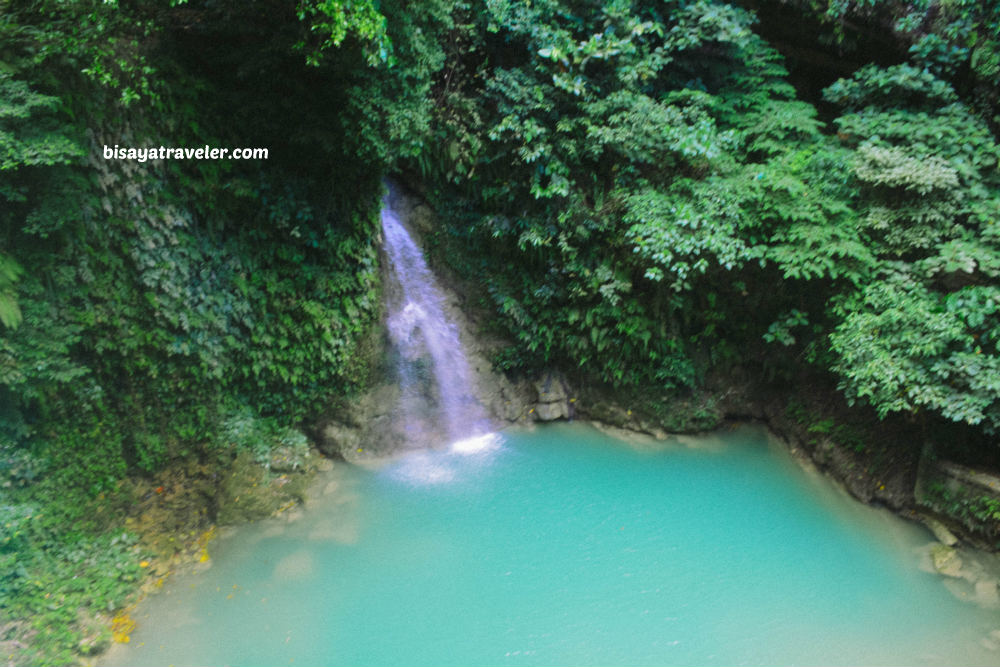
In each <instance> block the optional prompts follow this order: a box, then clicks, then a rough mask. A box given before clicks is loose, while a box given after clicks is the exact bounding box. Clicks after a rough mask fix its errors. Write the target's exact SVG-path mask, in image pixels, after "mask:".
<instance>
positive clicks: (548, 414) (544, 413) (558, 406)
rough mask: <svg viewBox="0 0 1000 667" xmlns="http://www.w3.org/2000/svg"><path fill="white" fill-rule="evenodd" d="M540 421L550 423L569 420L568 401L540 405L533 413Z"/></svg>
mask: <svg viewBox="0 0 1000 667" xmlns="http://www.w3.org/2000/svg"><path fill="white" fill-rule="evenodd" d="M533 414H534V415H535V418H536V419H538V421H543V422H550V421H555V420H557V419H567V418H569V406H568V405H567V404H566V401H563V402H561V403H539V404H538V405H537V406H535V412H534V413H533Z"/></svg>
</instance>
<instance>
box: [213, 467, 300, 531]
mask: <svg viewBox="0 0 1000 667" xmlns="http://www.w3.org/2000/svg"><path fill="white" fill-rule="evenodd" d="M312 459H313V457H308V460H309V462H311V461H312ZM312 471H313V468H312V466H306V467H304V468H301V469H300V470H299V471H297V472H293V473H284V474H278V475H275V474H272V473H269V472H268V471H267V470H266V469H265V468H263V467H262V466H260V465H259V464H258V463H257V462H256V461H255V460H254V458H253V456H252V455H250V454H249V453H247V452H241V453H240V454H239V455H238V456H237V457H236V459H235V460H234V461H233V464H232V466H231V468H230V469H229V471H228V472H227V473H226V474H225V476H224V477H223V479H222V482H221V484H220V486H219V494H218V505H217V514H216V521H217V522H218V523H219V524H220V525H233V524H240V523H248V522H250V521H257V520H258V519H263V518H265V517H269V516H271V515H272V514H274V513H275V512H278V511H279V510H281V509H283V508H285V507H288V506H289V505H292V504H297V503H300V502H302V500H303V498H304V495H305V489H306V487H307V486H308V484H309V481H310V479H311V478H312V474H311V473H312Z"/></svg>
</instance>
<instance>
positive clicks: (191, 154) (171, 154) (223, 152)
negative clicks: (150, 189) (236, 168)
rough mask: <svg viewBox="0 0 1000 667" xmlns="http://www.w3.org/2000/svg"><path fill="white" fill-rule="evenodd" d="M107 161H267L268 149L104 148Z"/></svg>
mask: <svg viewBox="0 0 1000 667" xmlns="http://www.w3.org/2000/svg"><path fill="white" fill-rule="evenodd" d="M104 159H105V160H135V161H137V162H145V161H146V160H266V159H267V149H266V148H212V147H211V146H204V147H202V148H168V147H166V146H150V147H148V148H135V147H120V146H119V145H118V144H115V145H114V147H111V146H107V145H105V146H104Z"/></svg>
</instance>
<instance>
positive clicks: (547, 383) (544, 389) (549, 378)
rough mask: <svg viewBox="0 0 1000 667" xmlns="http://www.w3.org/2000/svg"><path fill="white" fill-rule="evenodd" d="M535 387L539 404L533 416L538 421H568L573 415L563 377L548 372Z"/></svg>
mask: <svg viewBox="0 0 1000 667" xmlns="http://www.w3.org/2000/svg"><path fill="white" fill-rule="evenodd" d="M534 387H535V392H536V393H537V394H538V403H537V404H536V405H535V408H534V411H533V412H532V413H531V414H532V415H533V416H534V418H535V419H536V420H537V421H555V420H556V419H567V418H569V417H570V416H571V415H572V414H573V413H572V410H571V408H570V400H569V395H568V393H567V392H566V383H565V382H564V381H563V378H562V376H561V375H559V374H558V373H555V372H552V371H548V372H546V373H545V375H544V376H542V377H541V378H540V379H539V380H537V381H536V382H535V383H534Z"/></svg>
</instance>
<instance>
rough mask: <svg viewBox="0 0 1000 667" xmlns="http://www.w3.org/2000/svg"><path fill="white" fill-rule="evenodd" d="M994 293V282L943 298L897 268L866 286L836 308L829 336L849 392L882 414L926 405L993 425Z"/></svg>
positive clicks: (999, 367) (997, 395)
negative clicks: (838, 315)
mask: <svg viewBox="0 0 1000 667" xmlns="http://www.w3.org/2000/svg"><path fill="white" fill-rule="evenodd" d="M998 297H1000V291H998V290H996V289H995V288H991V289H989V290H984V289H982V288H966V289H964V290H959V291H957V292H954V293H952V294H949V295H948V296H944V295H941V294H939V293H937V292H935V291H933V290H929V289H927V288H926V287H925V286H923V285H922V284H921V283H920V282H919V281H918V280H916V279H914V277H913V276H912V275H909V274H908V273H906V272H905V271H902V270H897V271H896V272H893V273H890V274H889V275H886V276H883V277H882V279H881V280H879V281H878V282H876V283H873V284H871V285H869V286H867V287H866V288H865V289H864V290H862V292H861V294H860V296H859V297H858V300H857V301H856V302H849V303H845V304H844V305H843V306H842V309H843V311H844V312H845V315H844V319H843V322H842V323H841V324H840V325H839V326H838V327H837V328H836V330H834V331H833V332H832V333H831V334H830V343H831V345H832V347H833V349H834V350H835V351H836V352H837V353H838V355H839V360H838V362H837V364H836V365H835V369H836V370H837V371H838V372H839V373H841V375H842V376H843V377H844V388H845V390H846V391H847V393H848V396H851V397H854V398H866V399H868V400H870V401H871V402H872V403H873V404H874V405H875V407H876V409H877V410H878V411H879V413H880V414H882V415H885V414H887V413H889V412H893V411H915V410H917V409H918V408H924V409H926V408H929V409H932V410H935V411H937V412H940V413H941V414H942V415H944V416H945V417H947V418H948V419H952V420H954V421H963V422H966V423H968V424H981V423H984V425H985V426H987V427H989V428H991V429H992V428H996V426H997V425H1000V403H998V399H1000V362H998V357H997V354H996V353H997V348H996V345H995V339H996V327H997V325H998V324H1000V321H998V320H997V319H996V317H995V313H996V311H997V305H998V303H1000V302H998V301H997V299H998ZM966 309H968V310H966ZM970 316H971V322H970ZM972 323H975V325H974V326H972V325H971V324H972ZM984 334H985V337H984Z"/></svg>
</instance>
